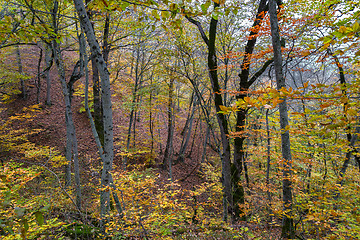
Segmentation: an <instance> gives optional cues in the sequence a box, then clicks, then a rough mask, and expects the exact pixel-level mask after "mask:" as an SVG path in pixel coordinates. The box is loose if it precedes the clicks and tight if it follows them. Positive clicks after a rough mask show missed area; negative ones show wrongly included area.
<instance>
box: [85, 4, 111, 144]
mask: <svg viewBox="0 0 360 240" xmlns="http://www.w3.org/2000/svg"><path fill="white" fill-rule="evenodd" d="M85 2H86V4H89V3H90V0H85ZM87 14H88V17H89V19H90V21H91V20H92V12H91V11H88V12H87ZM107 19H108V18H106V20H107ZM106 24H107V22H106V21H105V26H106ZM91 27H92V29H93V30H94V25H93V24H91ZM103 40H106V43H107V38H106V39H105V34H104V39H103ZM107 49H108V48H106V50H107ZM103 54H104V53H103ZM105 54H106V58H105ZM105 54H104V55H103V56H104V60H105V62H106V61H107V55H108V53H107V52H106V51H105ZM91 68H92V83H93V101H94V104H93V107H94V113H93V115H94V122H95V126H96V131H97V132H98V134H99V138H100V142H101V144H104V123H103V109H102V103H101V87H100V76H99V71H98V67H97V63H96V56H94V55H91Z"/></svg>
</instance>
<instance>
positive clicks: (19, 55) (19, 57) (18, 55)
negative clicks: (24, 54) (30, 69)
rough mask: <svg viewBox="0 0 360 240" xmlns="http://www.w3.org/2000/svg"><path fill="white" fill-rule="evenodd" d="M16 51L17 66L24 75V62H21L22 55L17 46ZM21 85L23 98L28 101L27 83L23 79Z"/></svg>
mask: <svg viewBox="0 0 360 240" xmlns="http://www.w3.org/2000/svg"><path fill="white" fill-rule="evenodd" d="M15 51H16V61H17V65H18V72H19V73H20V74H21V75H22V74H23V67H22V62H21V53H20V47H19V45H15ZM20 84H21V95H22V98H23V99H26V98H27V92H26V86H25V81H24V79H23V78H22V77H21V78H20Z"/></svg>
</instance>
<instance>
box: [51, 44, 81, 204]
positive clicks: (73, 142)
mask: <svg viewBox="0 0 360 240" xmlns="http://www.w3.org/2000/svg"><path fill="white" fill-rule="evenodd" d="M53 45H54V57H55V62H56V66H57V68H58V72H59V78H60V82H61V86H62V91H63V95H64V100H65V122H66V142H67V143H66V156H67V157H68V159H67V160H68V162H69V164H68V166H67V169H66V180H67V181H68V182H66V184H67V185H69V182H70V179H71V176H69V173H70V168H71V167H70V166H71V159H72V158H73V160H74V174H75V189H76V205H77V207H78V209H81V185H80V169H79V167H80V166H79V159H78V145H77V139H76V133H75V124H74V121H73V117H72V110H71V99H70V98H71V96H70V90H69V88H68V85H67V83H66V79H65V69H64V62H63V59H62V57H61V52H60V49H59V46H58V45H57V43H56V41H53Z"/></svg>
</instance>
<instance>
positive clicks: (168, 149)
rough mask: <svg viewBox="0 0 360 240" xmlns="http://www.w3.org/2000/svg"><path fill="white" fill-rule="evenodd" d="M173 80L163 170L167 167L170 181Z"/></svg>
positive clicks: (172, 80) (170, 89)
mask: <svg viewBox="0 0 360 240" xmlns="http://www.w3.org/2000/svg"><path fill="white" fill-rule="evenodd" d="M173 95H174V78H173V77H171V78H170V84H169V102H168V135H167V141H166V148H165V152H164V160H163V168H164V169H166V166H168V171H169V178H170V179H171V180H172V155H173V137H174V119H173V118H174V116H173V111H174V103H173Z"/></svg>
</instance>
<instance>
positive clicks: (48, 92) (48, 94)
mask: <svg viewBox="0 0 360 240" xmlns="http://www.w3.org/2000/svg"><path fill="white" fill-rule="evenodd" d="M51 62H52V49H51V47H50V46H49V45H48V44H47V43H45V67H46V70H45V73H44V74H45V78H46V100H45V104H46V105H47V106H50V105H51V78H50V67H51Z"/></svg>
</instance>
